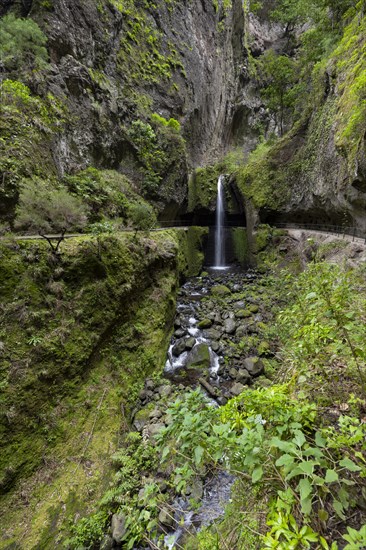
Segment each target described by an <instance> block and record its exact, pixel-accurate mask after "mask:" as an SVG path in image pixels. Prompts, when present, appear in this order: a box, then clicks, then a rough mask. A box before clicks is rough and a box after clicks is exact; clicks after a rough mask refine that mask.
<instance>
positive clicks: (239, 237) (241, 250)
mask: <svg viewBox="0 0 366 550" xmlns="http://www.w3.org/2000/svg"><path fill="white" fill-rule="evenodd" d="M231 235H232V239H233V246H234V254H235V258H236V259H237V260H238V261H239V263H240V264H241V265H243V266H245V265H247V264H248V263H249V250H248V239H247V231H246V229H245V228H243V227H233V228H232V230H231Z"/></svg>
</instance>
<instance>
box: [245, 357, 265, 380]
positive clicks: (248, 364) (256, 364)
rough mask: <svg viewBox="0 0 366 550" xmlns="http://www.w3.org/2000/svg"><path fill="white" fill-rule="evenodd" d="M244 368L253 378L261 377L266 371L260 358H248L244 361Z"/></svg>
mask: <svg viewBox="0 0 366 550" xmlns="http://www.w3.org/2000/svg"><path fill="white" fill-rule="evenodd" d="M244 367H245V368H246V370H247V371H248V372H249V374H250V375H251V376H259V375H260V374H262V372H263V371H264V365H263V363H262V361H261V360H260V359H259V357H247V358H246V359H244Z"/></svg>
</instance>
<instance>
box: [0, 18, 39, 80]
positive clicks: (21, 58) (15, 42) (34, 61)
mask: <svg viewBox="0 0 366 550" xmlns="http://www.w3.org/2000/svg"><path fill="white" fill-rule="evenodd" d="M46 42H47V38H46V36H45V35H44V34H43V32H42V31H41V29H40V28H39V26H38V25H37V23H36V22H35V21H33V20H32V19H19V18H16V17H15V16H14V15H12V14H10V15H6V16H5V17H3V18H2V19H1V20H0V59H1V60H2V62H3V64H4V66H5V69H7V70H8V71H13V70H16V69H21V68H24V69H36V68H41V67H42V66H45V64H46V62H47V60H48V54H47V50H46V48H45V45H46Z"/></svg>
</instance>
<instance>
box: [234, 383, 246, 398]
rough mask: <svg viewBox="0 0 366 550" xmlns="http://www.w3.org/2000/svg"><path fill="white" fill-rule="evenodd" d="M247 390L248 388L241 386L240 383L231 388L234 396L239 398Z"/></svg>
mask: <svg viewBox="0 0 366 550" xmlns="http://www.w3.org/2000/svg"><path fill="white" fill-rule="evenodd" d="M245 389H246V386H244V384H241V383H240V382H235V384H234V385H233V386H232V387H231V388H230V393H231V394H232V395H234V396H237V395H240V394H241V393H243V391H244V390H245Z"/></svg>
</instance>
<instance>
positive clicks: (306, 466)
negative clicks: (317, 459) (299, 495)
mask: <svg viewBox="0 0 366 550" xmlns="http://www.w3.org/2000/svg"><path fill="white" fill-rule="evenodd" d="M299 468H300V470H301V471H302V472H304V474H307V475H309V476H310V475H311V474H312V473H313V470H314V462H313V461H312V460H309V462H301V463H300V464H299Z"/></svg>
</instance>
